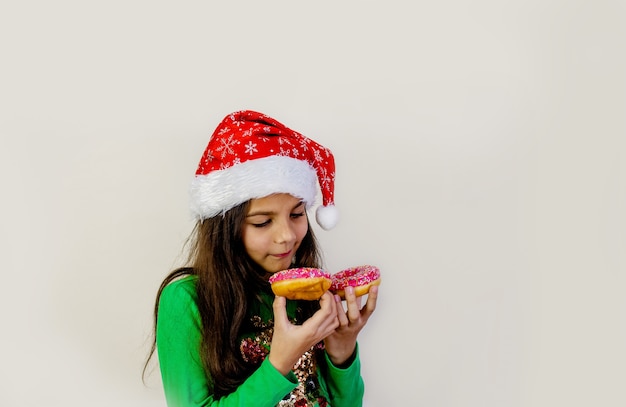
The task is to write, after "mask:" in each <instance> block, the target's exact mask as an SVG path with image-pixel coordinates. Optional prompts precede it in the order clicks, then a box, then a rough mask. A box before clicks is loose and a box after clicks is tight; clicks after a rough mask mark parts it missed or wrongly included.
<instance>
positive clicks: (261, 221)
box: [242, 194, 309, 273]
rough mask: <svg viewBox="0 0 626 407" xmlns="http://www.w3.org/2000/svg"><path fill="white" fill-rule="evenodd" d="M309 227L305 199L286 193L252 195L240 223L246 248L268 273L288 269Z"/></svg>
mask: <svg viewBox="0 0 626 407" xmlns="http://www.w3.org/2000/svg"><path fill="white" fill-rule="evenodd" d="M308 229H309V224H308V220H307V215H306V208H305V205H304V202H302V201H301V200H300V199H299V198H295V197H293V196H292V195H289V194H275V195H270V196H266V197H264V198H258V199H252V200H251V201H250V205H248V212H247V214H246V219H245V221H244V225H243V231H242V239H243V244H244V246H245V248H246V252H247V253H248V255H249V256H250V257H251V258H252V260H253V261H254V262H256V263H257V264H258V265H260V266H261V267H263V269H265V271H267V272H269V273H276V272H277V271H280V270H284V269H287V268H289V267H290V266H291V261H292V259H293V258H294V256H295V254H296V250H298V247H300V243H301V242H302V239H303V238H304V236H305V235H306V233H307V231H308Z"/></svg>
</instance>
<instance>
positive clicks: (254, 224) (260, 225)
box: [252, 219, 272, 228]
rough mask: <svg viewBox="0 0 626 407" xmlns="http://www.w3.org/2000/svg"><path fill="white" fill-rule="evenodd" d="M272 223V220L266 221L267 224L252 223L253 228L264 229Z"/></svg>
mask: <svg viewBox="0 0 626 407" xmlns="http://www.w3.org/2000/svg"><path fill="white" fill-rule="evenodd" d="M271 222H272V221H271V220H270V219H268V220H266V221H265V222H261V223H252V226H254V227H255V228H262V227H265V226H267V225H269V224H270V223H271Z"/></svg>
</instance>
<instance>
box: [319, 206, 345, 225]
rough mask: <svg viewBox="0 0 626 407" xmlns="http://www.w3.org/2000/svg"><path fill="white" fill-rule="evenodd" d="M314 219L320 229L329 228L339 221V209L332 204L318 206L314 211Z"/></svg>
mask: <svg viewBox="0 0 626 407" xmlns="http://www.w3.org/2000/svg"><path fill="white" fill-rule="evenodd" d="M315 220H316V221H317V223H318V224H319V225H320V226H321V227H322V229H324V230H330V229H332V228H334V227H335V226H336V225H337V223H338V222H339V211H338V210H337V208H335V206H334V205H329V206H318V207H317V210H316V211H315Z"/></svg>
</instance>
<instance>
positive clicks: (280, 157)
mask: <svg viewBox="0 0 626 407" xmlns="http://www.w3.org/2000/svg"><path fill="white" fill-rule="evenodd" d="M318 184H319V189H320V190H321V192H322V206H320V207H318V208H317V210H316V213H315V215H316V216H315V218H316V220H317V223H318V224H319V225H320V226H321V227H322V228H323V229H326V230H328V229H332V228H333V227H334V226H335V225H336V224H337V221H338V220H339V217H338V212H337V209H336V208H335V204H334V190H335V160H334V158H333V154H332V153H331V151H330V150H329V149H328V148H326V147H324V146H322V145H320V144H318V143H316V142H315V141H313V140H311V139H309V138H307V137H305V136H303V135H302V134H300V133H298V132H296V131H294V130H291V129H290V128H288V127H287V126H285V125H283V124H282V123H280V122H278V121H277V120H275V119H273V118H271V117H269V116H267V115H265V114H263V113H258V112H254V111H250V110H243V111H238V112H234V113H231V114H229V115H228V116H226V117H225V118H224V120H222V122H221V123H220V124H219V125H218V126H217V128H216V129H215V131H214V132H213V135H212V136H211V139H210V140H209V144H208V145H207V147H206V149H205V151H204V154H203V155H202V158H201V159H200V163H199V164H198V169H197V171H196V175H195V177H194V179H193V181H192V184H191V210H192V213H193V214H194V216H195V217H196V219H206V218H210V217H213V216H216V215H218V214H224V212H226V211H228V210H229V209H231V208H233V207H235V206H237V205H239V204H241V203H243V202H246V201H248V200H249V199H253V198H263V197H265V196H268V195H271V194H275V193H288V194H291V195H293V196H295V197H298V198H300V199H302V200H303V201H304V202H305V204H306V207H307V209H308V208H311V206H312V205H313V204H314V203H315V198H316V196H317V190H318Z"/></svg>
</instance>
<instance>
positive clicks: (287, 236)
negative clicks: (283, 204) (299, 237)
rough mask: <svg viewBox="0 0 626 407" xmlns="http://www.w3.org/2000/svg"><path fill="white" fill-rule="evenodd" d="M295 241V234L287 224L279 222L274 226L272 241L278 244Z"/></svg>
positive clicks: (291, 226)
mask: <svg viewBox="0 0 626 407" xmlns="http://www.w3.org/2000/svg"><path fill="white" fill-rule="evenodd" d="M294 240H296V232H295V230H294V228H293V225H291V224H290V223H289V222H280V223H278V224H277V225H276V230H275V233H274V241H275V242H276V243H278V244H283V243H291V242H293V241H294Z"/></svg>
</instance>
